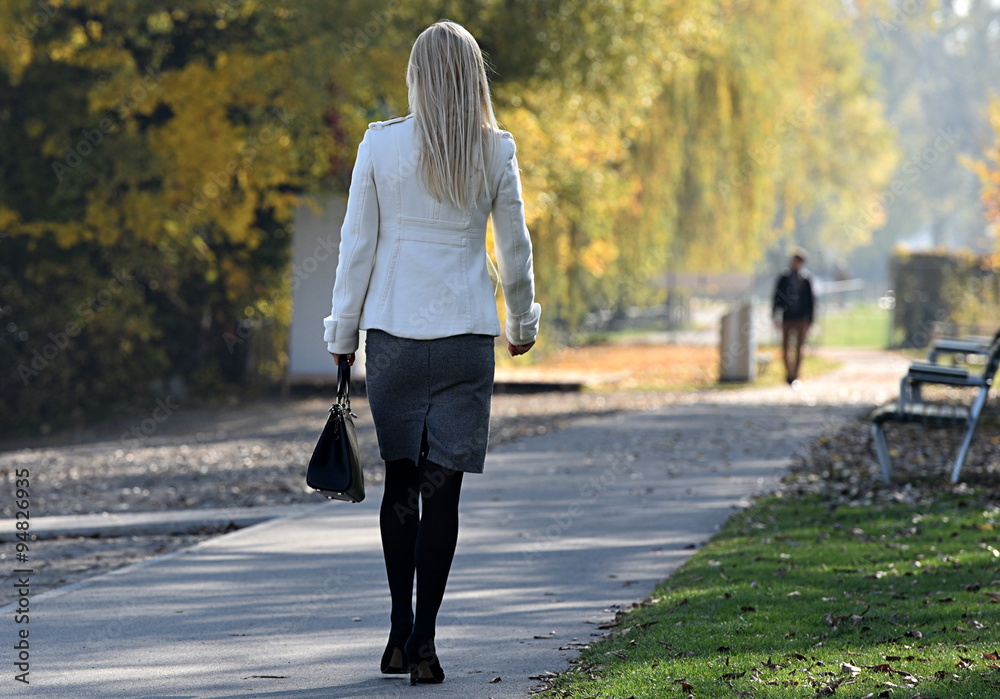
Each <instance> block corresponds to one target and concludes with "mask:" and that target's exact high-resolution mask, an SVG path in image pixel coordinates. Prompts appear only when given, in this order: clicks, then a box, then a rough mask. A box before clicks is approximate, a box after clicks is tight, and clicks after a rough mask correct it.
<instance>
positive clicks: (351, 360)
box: [330, 352, 354, 366]
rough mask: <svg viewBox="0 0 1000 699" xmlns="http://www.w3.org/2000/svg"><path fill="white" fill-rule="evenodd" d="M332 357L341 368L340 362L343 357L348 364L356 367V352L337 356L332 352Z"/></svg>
mask: <svg viewBox="0 0 1000 699" xmlns="http://www.w3.org/2000/svg"><path fill="white" fill-rule="evenodd" d="M330 356H332V357H333V361H334V362H335V363H336V364H337V366H340V360H341V358H342V357H346V358H347V364H348V365H349V366H354V352H351V353H350V354H335V353H333V352H330Z"/></svg>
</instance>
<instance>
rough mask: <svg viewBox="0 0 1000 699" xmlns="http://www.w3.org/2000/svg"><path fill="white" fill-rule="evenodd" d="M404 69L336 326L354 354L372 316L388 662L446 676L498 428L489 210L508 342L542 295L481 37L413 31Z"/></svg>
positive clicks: (525, 333) (371, 158)
mask: <svg viewBox="0 0 1000 699" xmlns="http://www.w3.org/2000/svg"><path fill="white" fill-rule="evenodd" d="M406 84H407V87H408V88H409V102H410V111H411V114H410V115H409V116H406V117H402V118H398V119H392V120H390V121H385V122H378V123H375V124H371V125H370V126H369V128H368V131H367V132H366V133H365V137H364V139H363V140H362V142H361V145H360V146H359V148H358V157H357V161H356V163H355V166H354V174H353V178H352V180H351V188H350V194H349V197H348V203H347V214H346V219H345V221H344V226H343V230H342V233H341V235H342V238H341V243H340V261H339V264H338V266H337V278H336V282H335V284H334V289H333V310H332V312H331V314H330V316H328V317H327V318H326V319H325V321H324V325H325V328H326V332H325V339H326V342H327V343H328V345H327V347H328V349H329V351H330V353H331V354H333V358H334V360H335V361H337V362H339V361H340V358H341V357H344V356H346V357H347V358H348V360H349V361H351V362H352V363H353V361H354V352H355V351H356V350H357V347H358V343H359V333H358V331H359V329H361V330H366V331H367V339H366V343H365V351H366V353H367V358H366V377H367V378H366V380H367V388H368V397H369V403H370V406H371V411H372V418H373V419H374V421H375V429H376V433H377V435H378V443H379V450H380V452H381V455H382V458H383V459H384V460H385V493H384V495H383V498H382V506H381V510H380V516H379V523H380V526H381V532H382V549H383V553H384V556H385V570H386V574H387V576H388V579H389V595H390V598H391V602H392V607H391V611H390V622H391V628H390V631H389V642H388V644H387V645H386V648H385V653H384V654H383V656H382V663H381V668H382V672H383V673H386V674H406V673H408V674H409V675H410V681H411V683H417V682H426V683H438V682H442V681H444V671H443V670H442V669H441V664H440V663H439V662H438V658H437V653H436V650H435V646H434V636H435V624H436V620H437V613H438V609H439V608H440V606H441V600H442V598H443V596H444V590H445V584H446V583H447V581H448V572H449V570H450V569H451V563H452V558H453V556H454V553H455V544H456V542H457V540H458V500H459V494H460V492H461V488H462V477H463V475H464V474H465V473H482V471H483V467H484V463H485V459H486V444H487V439H488V437H489V424H490V400H491V398H492V395H493V368H494V367H493V364H494V355H493V346H494V340H493V338H494V337H497V336H498V335H499V334H500V324H499V321H498V318H497V312H496V303H495V287H494V285H493V282H492V281H491V278H490V272H489V269H490V263H489V261H488V258H487V254H486V223H487V219H489V218H490V216H492V219H493V233H494V239H495V248H496V254H497V261H498V263H499V267H500V278H501V283H502V287H503V294H504V302H505V306H506V310H507V321H506V327H505V330H506V336H507V349H508V351H509V352H510V354H511V355H512V356H517V355H520V354H524V353H525V352H527V351H528V350H530V349H531V347H532V345H534V343H535V336H536V334H537V331H538V320H539V316H540V315H541V307H540V306H539V305H538V304H537V303H535V286H534V276H533V270H532V259H531V239H530V237H529V235H528V230H527V227H526V226H525V221H524V204H523V202H522V199H521V181H520V175H519V173H518V166H517V158H516V156H515V147H514V141H513V139H512V137H511V135H510V134H509V133H507V132H504V131H500V130H499V128H498V127H497V122H496V118H495V117H494V115H493V105H492V100H491V97H490V90H489V83H488V81H487V78H486V69H485V65H484V62H483V55H482V52H481V51H480V49H479V45H478V44H477V43H476V40H475V39H474V38H473V37H472V35H471V34H469V32H468V31H466V30H465V29H464V28H463V27H461V26H459V25H458V24H455V23H453V22H446V21H442V22H438V23H436V24H434V25H432V26H430V27H429V28H427V29H426V30H424V32H423V33H421V34H420V36H419V37H418V38H417V40H416V42H415V43H414V44H413V49H412V51H411V53H410V62H409V65H408V67H407V70H406ZM414 577H416V611H415V612H414V608H413V592H414V590H413V588H414Z"/></svg>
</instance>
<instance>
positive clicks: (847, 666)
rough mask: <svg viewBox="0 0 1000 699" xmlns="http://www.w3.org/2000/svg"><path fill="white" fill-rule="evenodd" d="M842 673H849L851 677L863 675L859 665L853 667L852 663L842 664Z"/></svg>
mask: <svg viewBox="0 0 1000 699" xmlns="http://www.w3.org/2000/svg"><path fill="white" fill-rule="evenodd" d="M840 671H841V672H844V673H848V672H849V673H850V674H851V676H854V675H860V674H861V668H860V667H858V666H857V665H851V664H850V663H841V664H840Z"/></svg>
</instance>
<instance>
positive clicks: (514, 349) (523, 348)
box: [507, 342, 535, 357]
mask: <svg viewBox="0 0 1000 699" xmlns="http://www.w3.org/2000/svg"><path fill="white" fill-rule="evenodd" d="M534 346H535V343H534V342H529V343H528V344H526V345H515V344H514V343H513V342H508V343H507V351H508V352H510V356H511V357H516V356H518V355H521V354H527V352H528V350H530V349H531V348H532V347H534Z"/></svg>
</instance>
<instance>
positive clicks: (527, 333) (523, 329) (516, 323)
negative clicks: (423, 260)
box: [492, 132, 542, 345]
mask: <svg viewBox="0 0 1000 699" xmlns="http://www.w3.org/2000/svg"><path fill="white" fill-rule="evenodd" d="M503 139H504V142H503V144H502V145H503V146H504V148H503V149H502V153H503V155H502V156H501V157H504V158H506V163H505V164H504V169H503V174H502V175H501V178H500V184H499V187H498V188H497V194H496V197H495V198H494V200H493V211H492V216H493V237H494V242H495V243H496V246H495V247H496V253H497V263H498V266H499V267H500V284H501V286H502V287H503V298H504V306H505V307H506V309H507V323H506V327H505V332H506V335H507V340H508V341H510V342H512V343H513V344H515V345H526V344H528V343H529V342H534V341H535V338H536V337H537V335H538V320H539V318H540V317H541V315H542V307H541V306H540V305H539V304H538V303H535V276H534V269H533V265H532V256H531V237H530V235H529V234H528V226H527V224H526V223H525V219H524V201H523V199H522V196H521V175H520V172H519V170H518V167H517V148H516V147H515V145H514V140H513V138H512V137H511V136H510V134H508V133H506V132H504V133H503ZM508 151H509V155H508Z"/></svg>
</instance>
